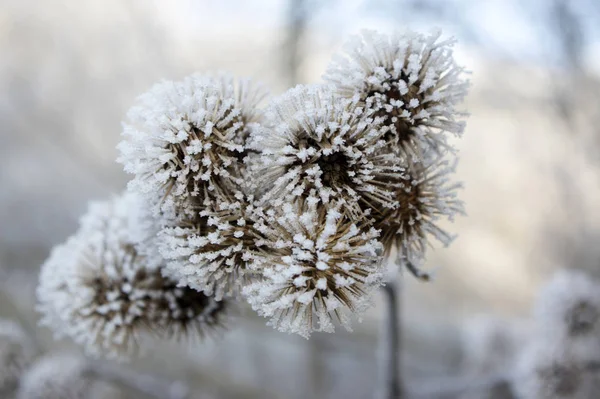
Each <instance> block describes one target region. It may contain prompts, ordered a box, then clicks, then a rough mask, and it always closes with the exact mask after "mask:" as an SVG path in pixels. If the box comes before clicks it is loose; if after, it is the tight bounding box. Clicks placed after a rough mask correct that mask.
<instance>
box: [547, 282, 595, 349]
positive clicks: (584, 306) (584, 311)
mask: <svg viewBox="0 0 600 399" xmlns="http://www.w3.org/2000/svg"><path fill="white" fill-rule="evenodd" d="M535 318H536V328H537V334H538V335H539V336H540V337H545V338H546V339H551V340H553V341H554V342H555V343H557V344H559V345H562V346H568V347H570V348H571V349H572V350H574V351H578V352H579V353H585V354H587V355H591V354H596V355H597V356H600V339H598V336H599V334H600V283H599V282H598V281H596V280H594V279H593V278H591V277H590V276H588V275H587V274H586V273H584V272H582V271H575V270H561V271H559V272H557V273H556V274H555V275H554V276H553V277H552V279H551V280H550V282H549V283H547V284H546V285H545V286H544V287H543V288H542V289H541V290H540V293H539V295H538V299H537V301H536V305H535Z"/></svg>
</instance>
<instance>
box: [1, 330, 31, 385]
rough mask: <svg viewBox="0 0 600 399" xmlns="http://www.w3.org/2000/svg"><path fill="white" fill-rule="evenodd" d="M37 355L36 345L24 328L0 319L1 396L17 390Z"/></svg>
mask: <svg viewBox="0 0 600 399" xmlns="http://www.w3.org/2000/svg"><path fill="white" fill-rule="evenodd" d="M35 355H36V349H35V344H34V343H33V341H32V340H31V338H30V337H29V335H28V334H27V332H26V331H25V330H24V329H23V327H21V326H20V325H19V324H18V323H16V322H14V321H12V320H8V319H0V396H2V397H5V396H8V395H9V394H10V393H11V392H13V391H14V390H15V389H16V388H17V386H18V384H19V378H20V377H21V374H22V373H23V372H24V371H25V369H26V368H27V367H28V366H29V364H31V362H33V360H34V358H35Z"/></svg>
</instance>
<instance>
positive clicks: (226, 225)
mask: <svg viewBox="0 0 600 399" xmlns="http://www.w3.org/2000/svg"><path fill="white" fill-rule="evenodd" d="M252 203H253V198H252V197H245V196H244V195H242V194H238V195H237V196H236V197H235V198H231V199H230V200H229V201H226V197H222V200H221V201H219V202H218V203H215V202H207V203H205V206H204V209H203V210H202V211H201V212H199V215H198V216H197V217H195V218H193V219H190V220H188V221H184V222H180V223H179V224H178V225H176V226H173V227H169V226H167V227H165V228H163V229H162V230H161V231H160V232H159V234H158V239H157V243H158V245H159V248H160V252H161V254H162V256H163V257H164V258H165V259H166V260H167V264H166V267H165V269H164V274H165V275H168V276H169V277H171V278H173V279H175V280H176V281H178V282H179V284H180V285H185V286H188V287H191V288H193V289H196V290H199V291H203V292H204V293H205V294H206V295H210V296H211V295H214V296H215V299H216V300H221V299H222V298H223V297H225V296H227V297H229V296H235V295H237V294H238V293H239V290H240V287H241V286H242V284H244V283H245V282H246V278H245V276H246V263H247V262H248V260H249V259H250V251H251V248H252V247H253V246H254V239H255V237H256V235H255V234H254V231H253V228H252V224H253V223H252V221H251V219H250V217H249V216H250V214H251V213H252V212H253V210H254V206H253V205H252Z"/></svg>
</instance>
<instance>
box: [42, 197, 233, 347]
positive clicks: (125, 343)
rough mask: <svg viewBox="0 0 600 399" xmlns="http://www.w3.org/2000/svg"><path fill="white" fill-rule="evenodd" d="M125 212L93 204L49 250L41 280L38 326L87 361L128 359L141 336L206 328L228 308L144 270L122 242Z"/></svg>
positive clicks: (119, 204)
mask: <svg viewBox="0 0 600 399" xmlns="http://www.w3.org/2000/svg"><path fill="white" fill-rule="evenodd" d="M128 204H129V202H128V201H126V197H118V198H115V199H113V200H112V201H107V202H102V203H96V204H93V205H92V206H91V207H90V210H89V212H88V213H87V214H86V215H85V216H84V217H83V218H82V222H81V226H80V229H79V231H78V232H77V233H76V234H75V235H74V236H72V237H71V238H70V239H69V240H68V241H67V242H66V243H65V244H63V245H61V246H58V247H56V248H55V249H54V250H53V252H52V254H51V255H50V258H49V259H48V260H47V261H46V263H45V264H44V265H43V266H42V270H41V274H40V284H39V286H38V301H39V310H40V312H41V313H42V314H43V319H42V323H43V324H45V325H47V326H49V327H50V328H51V329H53V330H54V332H55V333H56V334H57V335H58V336H68V337H70V338H72V339H74V340H75V341H76V342H77V343H79V344H80V345H82V346H84V348H85V349H86V351H87V352H88V353H90V354H92V355H105V356H107V357H116V358H122V357H127V356H129V355H132V354H136V353H137V352H138V350H139V349H140V348H139V344H140V338H142V336H143V335H147V334H148V333H154V334H156V335H158V336H164V335H172V334H173V333H177V332H178V331H181V332H186V331H188V330H191V328H190V327H193V328H194V329H202V328H204V327H207V328H212V327H213V326H214V325H215V324H218V321H219V320H222V319H223V317H221V316H220V315H219V313H221V312H225V311H226V310H227V307H228V305H227V304H223V305H218V306H215V305H214V302H215V301H214V299H213V298H208V297H206V296H205V295H204V294H202V293H199V292H197V291H194V290H193V289H191V288H188V287H185V288H178V287H177V286H176V282H175V281H174V280H172V279H169V278H166V277H163V276H162V274H161V270H160V269H159V268H156V267H151V266H149V265H150V264H151V263H149V262H147V261H146V259H145V257H144V256H141V255H139V254H138V253H137V251H136V249H135V247H134V245H133V244H132V243H131V240H129V226H128V222H129V221H130V220H129V218H128V217H127V214H128V209H129V208H128ZM199 332H200V333H202V331H199Z"/></svg>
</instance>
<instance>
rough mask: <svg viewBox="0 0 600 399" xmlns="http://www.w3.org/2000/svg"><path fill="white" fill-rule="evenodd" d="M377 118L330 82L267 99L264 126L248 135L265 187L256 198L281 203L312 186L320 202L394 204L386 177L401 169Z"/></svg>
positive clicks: (302, 194)
mask: <svg viewBox="0 0 600 399" xmlns="http://www.w3.org/2000/svg"><path fill="white" fill-rule="evenodd" d="M379 119H381V118H379ZM380 122H381V121H380V120H376V119H374V118H373V117H372V116H371V115H369V114H368V113H367V112H365V110H364V108H362V107H359V106H358V105H357V104H356V102H355V101H352V100H350V99H342V98H339V97H338V96H336V95H335V93H334V92H333V91H332V88H331V87H328V86H319V85H312V86H302V85H300V86H296V87H294V88H292V89H290V90H288V91H287V92H286V93H284V94H283V95H281V96H280V97H278V98H277V99H275V100H274V101H273V102H272V103H271V105H270V107H269V108H268V110H267V111H266V112H265V122H264V126H263V128H261V129H256V130H255V131H253V134H252V137H251V145H252V147H253V148H255V149H256V150H258V151H259V152H260V155H259V156H258V157H256V158H253V162H252V167H251V169H252V170H253V172H254V176H255V178H256V180H257V181H258V184H259V186H261V187H265V188H266V193H265V195H264V196H263V197H262V198H261V201H262V202H263V203H268V202H269V201H274V202H275V203H276V204H280V203H282V201H284V200H286V199H290V198H291V199H292V200H293V199H294V198H297V197H303V198H306V197H307V196H308V194H309V192H310V191H311V190H316V193H317V197H318V198H319V199H320V200H321V201H322V202H324V203H326V202H328V201H329V200H330V199H336V198H345V199H347V201H348V202H349V203H350V202H356V201H361V202H362V203H363V204H364V205H365V206H373V207H385V208H392V207H394V206H395V205H396V204H395V203H394V201H393V199H392V195H391V193H390V192H389V190H388V189H387V187H386V182H387V179H388V177H389V176H390V175H393V174H394V173H401V172H402V169H401V168H400V167H399V166H398V165H396V158H397V157H396V156H395V155H394V154H393V153H392V152H391V148H390V147H389V146H387V145H386V143H385V141H384V140H383V137H384V133H385V129H384V128H382V126H381V124H380Z"/></svg>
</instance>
